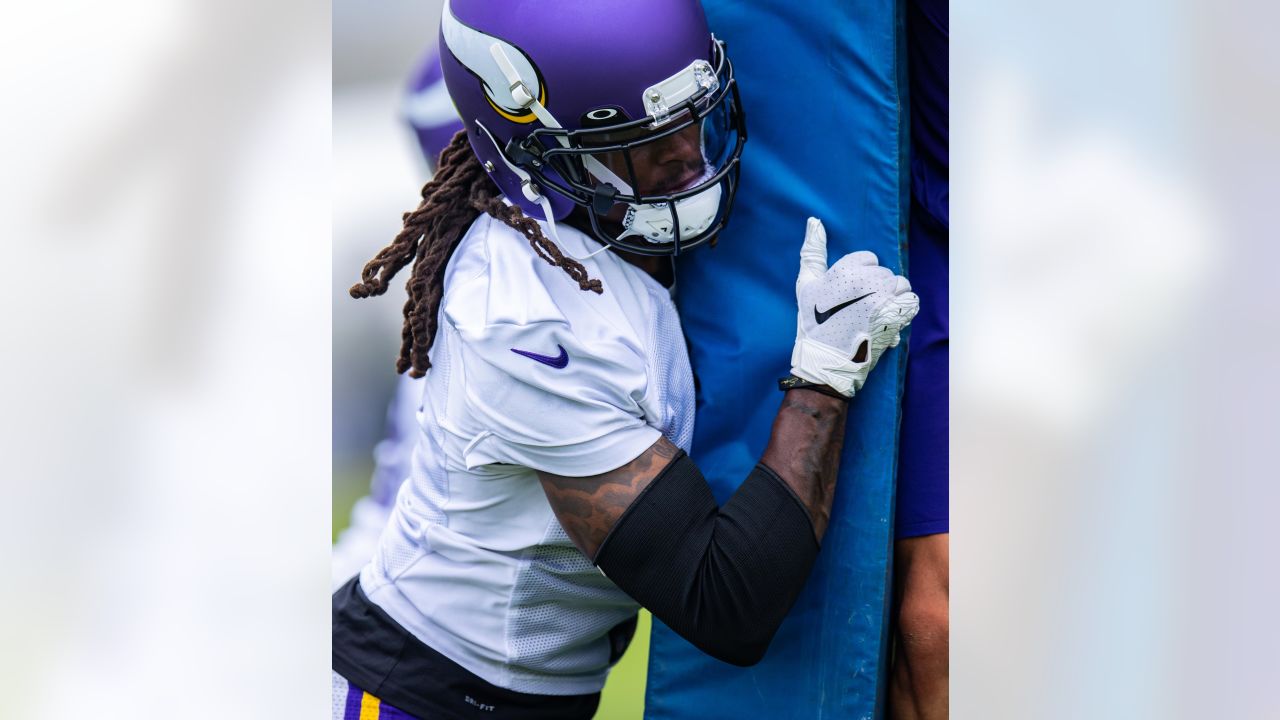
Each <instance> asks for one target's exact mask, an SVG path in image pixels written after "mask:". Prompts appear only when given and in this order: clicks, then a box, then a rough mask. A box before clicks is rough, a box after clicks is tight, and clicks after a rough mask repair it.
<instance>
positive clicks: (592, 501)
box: [538, 438, 678, 558]
mask: <svg viewBox="0 0 1280 720" xmlns="http://www.w3.org/2000/svg"><path fill="white" fill-rule="evenodd" d="M677 450H678V449H677V448H676V446H675V445H672V444H671V443H670V442H669V441H668V440H667V439H666V438H660V439H659V440H658V442H656V443H654V444H653V446H652V447H650V448H649V449H648V450H646V451H644V453H643V454H641V455H640V457H638V458H636V459H635V460H632V461H631V462H629V463H627V464H626V465H623V466H622V467H620V468H618V469H616V470H611V471H609V472H607V473H604V474H602V475H590V476H588V477H564V476H560V475H550V474H547V473H542V472H539V473H538V477H539V479H541V480H542V488H543V490H545V491H546V493H547V499H548V500H549V501H550V502H551V507H552V509H554V510H555V513H556V516H557V517H558V518H559V519H560V524H561V525H562V526H564V530H565V532H566V533H568V535H569V538H570V539H571V540H573V543H574V544H575V545H577V546H578V549H580V550H582V552H584V553H586V555H587V557H589V558H594V557H595V555H596V551H597V550H599V549H600V545H601V543H603V542H604V539H605V537H606V536H607V535H608V534H609V529H610V528H612V527H613V524H614V523H615V522H617V521H618V518H620V517H622V513H623V512H624V511H625V510H626V509H627V506H628V505H630V504H631V502H632V501H633V500H635V499H636V497H637V496H638V495H639V494H640V493H641V491H643V490H644V489H645V488H646V487H648V485H649V483H651V482H653V479H654V478H656V477H657V476H658V474H659V473H661V472H662V469H663V468H665V467H666V466H667V465H668V464H669V463H670V462H671V460H672V458H674V457H675V456H676V452H677Z"/></svg>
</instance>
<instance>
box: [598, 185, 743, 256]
mask: <svg viewBox="0 0 1280 720" xmlns="http://www.w3.org/2000/svg"><path fill="white" fill-rule="evenodd" d="M722 192H723V190H721V188H720V183H716V184H715V185H712V186H711V187H709V188H707V189H706V190H703V191H702V192H700V193H698V194H697V195H690V196H689V197H687V198H684V199H683V200H677V201H676V218H677V219H678V220H679V222H680V238H681V239H682V240H683V239H688V238H692V237H695V236H697V235H699V234H701V233H702V232H703V231H705V230H706V229H707V228H709V227H711V223H712V222H714V221H715V219H716V213H718V212H719V211H720V195H721V193H722ZM622 227H623V233H622V234H621V235H619V236H618V239H622V238H624V237H628V236H631V235H638V236H640V237H643V238H644V239H645V240H647V241H649V242H651V243H655V244H657V243H669V242H675V239H676V235H675V231H674V230H673V229H672V227H671V210H670V209H669V208H668V207H667V203H655V204H648V203H646V204H644V205H628V206H627V216H626V217H625V218H624V219H623V221H622Z"/></svg>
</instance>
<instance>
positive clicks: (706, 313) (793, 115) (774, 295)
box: [645, 0, 909, 720]
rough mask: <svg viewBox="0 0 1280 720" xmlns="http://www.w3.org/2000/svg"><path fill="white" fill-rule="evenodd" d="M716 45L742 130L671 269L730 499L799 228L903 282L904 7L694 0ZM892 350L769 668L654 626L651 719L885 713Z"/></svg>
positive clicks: (785, 334)
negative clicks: (743, 118) (732, 171)
mask: <svg viewBox="0 0 1280 720" xmlns="http://www.w3.org/2000/svg"><path fill="white" fill-rule="evenodd" d="M704 6H705V7H706V10H707V15H708V19H709V20H710V23H711V28H712V31H713V32H714V33H715V34H716V35H717V36H718V37H720V38H723V39H724V40H726V41H727V42H728V49H729V56H730V58H731V59H732V60H733V63H734V68H735V72H736V74H737V77H738V78H739V80H740V83H741V93H742V101H743V105H744V108H745V110H746V114H747V126H748V133H749V136H750V139H749V141H748V142H747V146H746V150H745V152H744V156H743V159H742V163H743V166H742V186H741V189H740V191H739V192H738V195H737V201H736V204H735V207H734V210H733V216H732V219H731V220H730V223H729V226H728V228H727V229H726V231H725V232H724V233H723V234H722V236H721V237H720V240H719V243H718V245H717V247H715V248H708V247H704V248H700V249H698V250H695V251H693V252H691V253H689V254H688V255H685V256H682V257H680V258H679V259H678V260H677V265H678V268H677V271H678V287H679V298H678V303H679V307H680V315H681V319H682V321H683V324H684V329H685V332H686V334H687V335H688V339H689V343H690V348H691V350H692V354H691V358H692V361H693V366H694V372H695V373H696V375H697V377H698V380H699V384H700V393H699V401H698V413H697V423H696V432H695V435H694V442H693V453H692V457H693V458H694V460H695V461H697V463H698V465H699V467H700V468H701V469H702V471H703V472H704V474H705V475H706V477H707V480H708V482H709V483H710V484H711V487H712V490H713V491H714V493H715V495H716V498H717V499H718V500H719V501H720V502H721V503H724V502H725V501H726V500H727V499H728V498H729V496H730V495H731V494H732V493H733V491H734V490H735V489H737V486H738V484H739V483H741V482H742V480H743V479H744V478H746V477H747V474H748V473H749V472H750V471H751V468H752V467H753V466H754V465H755V463H756V462H757V461H758V459H759V457H760V455H761V453H762V452H763V451H764V447H765V444H766V443H767V442H768V438H769V432H770V427H771V425H772V422H773V418H774V415H775V414H776V412H777V410H778V406H779V404H780V403H781V401H782V393H780V392H779V391H778V390H777V389H776V388H777V380H778V378H780V377H784V376H786V375H787V373H788V370H789V368H790V357H791V347H792V345H793V343H794V341H795V330H796V305H795V280H796V273H797V271H798V270H799V262H800V261H799V252H800V245H801V243H802V241H803V239H804V229H805V220H806V218H808V217H809V216H810V215H812V216H815V217H818V218H821V219H822V221H823V223H824V224H825V225H826V227H827V235H828V238H829V240H828V242H829V245H828V248H829V249H828V257H829V259H830V261H831V262H834V261H835V260H837V259H838V258H840V257H841V256H842V255H844V254H846V253H850V252H853V251H855V250H864V249H866V250H871V251H873V252H875V254H876V255H877V257H879V259H880V262H881V264H883V265H885V266H887V267H889V268H892V269H893V270H894V271H895V272H902V269H903V267H902V265H903V262H904V258H905V255H906V249H905V242H906V223H907V208H908V204H907V200H908V194H907V192H908V180H909V164H908V163H907V161H906V158H907V138H908V133H907V125H906V117H907V106H906V75H905V69H904V68H903V58H905V53H903V52H900V47H901V42H902V37H903V27H902V23H903V12H904V11H903V8H902V6H901V4H900V3H898V2H894V1H886V0H874V1H871V0H855V1H854V2H828V1H826V0H818V1H817V2H794V1H787V2H784V1H782V0H705V1H704ZM905 341H906V338H905V336H904V338H903V343H902V345H901V346H900V347H899V348H897V349H894V350H891V351H889V352H888V353H887V354H886V355H885V356H884V357H883V358H882V359H881V361H880V364H879V365H878V366H877V367H876V369H875V371H874V372H872V373H871V377H870V379H869V380H868V382H867V384H866V386H865V387H864V388H863V389H862V391H861V392H860V393H859V394H858V396H857V397H856V398H855V399H854V400H853V404H852V408H851V412H850V416H849V428H848V433H847V435H846V438H845V445H844V451H843V457H842V459H841V464H840V480H839V487H838V491H837V494H836V498H835V507H834V509H833V511H832V521H831V525H830V528H829V529H828V531H827V534H826V537H825V538H824V540H823V546H822V552H821V554H820V555H819V558H818V564H817V566H816V567H815V569H814V572H813V574H812V576H811V577H810V579H809V581H808V584H807V585H806V587H805V590H804V593H803V594H802V595H801V596H800V599H799V601H798V602H797V603H796V605H795V607H794V608H793V609H792V611H791V613H790V615H789V616H788V618H787V620H786V621H785V622H784V623H783V625H782V628H781V629H780V630H779V632H778V634H777V636H776V637H775V638H774V641H773V644H772V645H771V646H770V648H769V652H768V654H767V655H766V656H765V659H764V660H763V661H762V662H761V663H760V664H759V665H756V666H754V667H751V668H737V667H734V666H731V665H728V664H725V663H721V662H719V661H717V660H714V659H712V658H711V657H709V656H707V655H704V654H703V653H701V652H699V651H698V650H697V649H696V648H694V647H693V646H692V645H690V644H688V643H687V642H685V641H684V640H683V639H682V638H680V637H679V636H678V635H676V634H675V633H673V632H672V631H671V630H670V629H669V628H667V627H666V626H664V625H662V624H661V623H660V622H658V621H657V620H655V621H654V623H653V635H652V643H651V646H650V656H649V676H648V688H647V691H646V699H645V716H646V717H647V718H707V717H716V718H770V720H780V719H783V718H796V719H797V720H799V719H801V718H804V719H808V718H816V717H831V718H836V717H838V718H873V717H880V716H881V714H882V712H883V710H882V709H883V696H884V688H885V675H886V673H885V664H886V662H885V661H886V657H887V649H888V643H887V627H888V609H889V602H890V595H891V586H890V584H889V571H890V558H891V555H890V551H891V545H892V539H893V527H892V524H893V523H892V518H893V498H894V469H895V463H896V458H897V442H898V418H899V400H900V398H901V394H902V379H903V369H904V361H905V354H904V347H905V345H906V342H905Z"/></svg>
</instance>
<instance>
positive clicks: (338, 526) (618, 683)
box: [332, 468, 653, 720]
mask: <svg viewBox="0 0 1280 720" xmlns="http://www.w3.org/2000/svg"><path fill="white" fill-rule="evenodd" d="M370 472H372V468H369V469H367V470H366V469H364V468H358V469H354V470H352V471H350V472H346V473H335V474H334V478H333V480H334V482H333V528H332V530H333V532H332V537H333V539H335V540H336V539H337V537H338V533H340V532H342V530H343V529H344V528H345V527H346V526H347V522H348V521H349V520H350V518H351V507H352V506H353V505H355V503H356V500H359V499H360V498H361V496H363V495H364V494H365V493H366V492H368V490H369V473H370ZM652 624H653V619H652V617H651V616H650V615H649V611H648V610H641V611H640V623H639V625H638V626H637V627H636V637H635V640H633V641H632V642H631V647H629V648H627V652H626V654H625V655H623V656H622V660H620V661H619V662H618V664H617V666H615V667H614V668H613V672H611V673H609V681H608V682H607V683H605V686H604V693H603V695H602V697H601V699H600V709H599V710H598V711H596V720H641V718H643V717H644V687H645V680H646V677H647V675H648V670H649V629H650V628H651V627H652Z"/></svg>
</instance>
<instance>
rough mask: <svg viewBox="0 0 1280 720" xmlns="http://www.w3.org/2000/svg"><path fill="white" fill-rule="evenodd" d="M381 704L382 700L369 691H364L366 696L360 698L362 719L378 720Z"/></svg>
mask: <svg viewBox="0 0 1280 720" xmlns="http://www.w3.org/2000/svg"><path fill="white" fill-rule="evenodd" d="M381 706H382V701H381V700H379V699H378V698H376V697H374V696H372V695H370V694H369V693H364V696H363V697H361V698H360V720H378V715H379V708H380V707H381Z"/></svg>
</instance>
